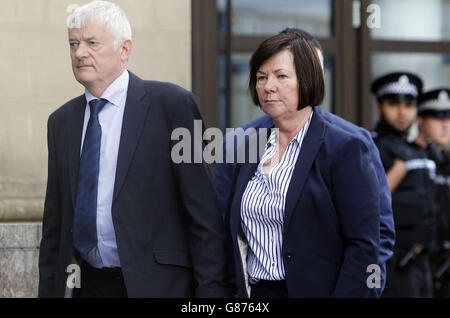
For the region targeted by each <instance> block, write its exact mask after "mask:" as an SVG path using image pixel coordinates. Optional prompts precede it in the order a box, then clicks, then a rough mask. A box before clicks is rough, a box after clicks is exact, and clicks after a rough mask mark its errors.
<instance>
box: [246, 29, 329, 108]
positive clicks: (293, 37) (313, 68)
mask: <svg viewBox="0 0 450 318" xmlns="http://www.w3.org/2000/svg"><path fill="white" fill-rule="evenodd" d="M283 50H290V52H291V53H292V55H293V57H294V66H295V72H296V73H297V80H298V86H299V92H298V96H299V105H298V109H302V108H304V107H306V106H318V105H320V104H321V103H322V101H323V99H324V96H325V81H324V76H323V70H322V64H321V62H320V59H319V55H318V53H317V49H316V47H315V46H314V43H312V41H311V39H307V38H305V37H303V36H301V34H298V33H280V34H277V35H274V36H272V37H270V38H268V39H267V40H265V41H264V42H262V43H261V44H260V46H259V47H258V49H257V50H256V51H255V53H253V55H252V58H251V60H250V80H249V90H250V94H251V96H252V99H253V102H254V103H255V105H257V106H260V103H259V98H258V93H257V92H256V73H257V72H258V70H259V69H260V67H261V65H262V64H264V62H266V61H267V60H268V59H270V58H271V57H272V56H274V55H275V54H277V53H279V52H281V51H283Z"/></svg>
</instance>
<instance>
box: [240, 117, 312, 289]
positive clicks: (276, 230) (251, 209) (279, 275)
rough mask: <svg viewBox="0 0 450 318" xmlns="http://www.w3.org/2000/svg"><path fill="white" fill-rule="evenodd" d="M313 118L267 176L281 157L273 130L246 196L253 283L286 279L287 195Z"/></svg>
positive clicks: (245, 220) (246, 230)
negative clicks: (268, 166) (272, 161)
mask: <svg viewBox="0 0 450 318" xmlns="http://www.w3.org/2000/svg"><path fill="white" fill-rule="evenodd" d="M312 116H313V113H311V116H310V117H309V120H308V122H307V123H306V124H305V126H303V128H302V129H301V130H300V131H299V132H298V134H297V135H296V136H295V137H294V138H293V139H292V141H291V142H290V143H289V145H288V147H287V148H286V151H285V152H284V154H283V156H282V157H281V159H280V161H279V162H278V164H276V165H275V166H274V167H273V168H272V169H271V171H270V172H269V174H268V175H267V176H266V175H265V174H264V171H263V167H264V164H265V163H266V162H267V161H268V160H269V159H271V158H272V157H273V156H274V155H275V154H276V153H277V151H276V149H277V144H278V135H277V130H272V133H271V135H270V137H269V140H268V141H267V144H266V150H265V152H264V155H263V157H262V159H261V162H260V163H259V165H258V168H257V169H256V172H255V174H254V176H253V178H252V179H251V180H250V181H249V183H248V184H247V187H246V189H245V191H244V194H243V196H242V201H241V220H242V222H241V224H242V230H243V232H244V234H245V236H246V238H247V241H248V244H249V248H250V249H249V253H248V256H247V271H248V274H249V279H250V282H251V283H255V282H257V281H259V280H273V281H275V280H284V279H285V271H284V263H283V257H282V246H283V227H284V215H285V213H284V209H285V204H286V195H287V192H288V189H289V184H290V182H291V177H292V173H293V172H294V169H295V164H296V163H297V159H298V156H299V154H300V150H301V147H302V143H303V139H304V137H305V135H306V133H307V131H308V128H309V124H310V122H311V118H312Z"/></svg>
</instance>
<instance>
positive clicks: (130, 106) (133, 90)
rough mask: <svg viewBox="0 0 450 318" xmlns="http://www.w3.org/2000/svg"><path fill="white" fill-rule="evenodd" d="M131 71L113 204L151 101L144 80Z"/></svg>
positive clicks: (123, 179)
mask: <svg viewBox="0 0 450 318" xmlns="http://www.w3.org/2000/svg"><path fill="white" fill-rule="evenodd" d="M129 73H130V82H129V85H128V93H127V101H126V104H125V111H124V115H123V123H122V134H121V137H120V145H119V155H118V159H117V171H116V180H115V184H114V195H113V204H114V201H115V200H116V198H117V195H118V194H119V192H120V189H121V188H122V186H123V183H124V181H125V177H126V175H127V172H128V167H129V166H130V163H131V159H132V158H133V155H134V151H135V149H136V146H137V144H138V141H139V137H140V136H141V132H142V128H143V127H144V123H145V118H146V114H147V110H148V105H149V102H148V100H147V99H146V98H145V97H146V92H145V87H144V81H143V80H141V79H140V78H138V77H137V76H136V75H134V74H133V73H131V72H129Z"/></svg>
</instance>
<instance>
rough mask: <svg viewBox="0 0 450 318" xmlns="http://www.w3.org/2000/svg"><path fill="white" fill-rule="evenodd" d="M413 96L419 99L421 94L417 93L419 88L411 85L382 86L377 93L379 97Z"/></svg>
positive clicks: (392, 84)
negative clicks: (392, 95)
mask: <svg viewBox="0 0 450 318" xmlns="http://www.w3.org/2000/svg"><path fill="white" fill-rule="evenodd" d="M390 94H396V95H412V96H413V97H417V96H418V95H419V92H418V91H417V87H416V86H415V85H413V84H411V83H398V82H397V83H389V84H386V85H384V86H382V87H381V88H380V89H379V90H378V93H377V96H378V97H381V96H384V95H390Z"/></svg>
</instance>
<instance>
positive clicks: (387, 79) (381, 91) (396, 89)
mask: <svg viewBox="0 0 450 318" xmlns="http://www.w3.org/2000/svg"><path fill="white" fill-rule="evenodd" d="M422 87H423V82H422V80H421V79H420V78H419V76H417V75H415V74H412V73H408V72H396V73H389V74H385V75H383V76H381V77H379V78H378V79H376V80H375V81H374V82H373V84H372V93H373V94H374V95H375V96H376V97H377V99H378V100H381V99H384V98H391V99H396V100H412V99H418V97H419V96H420V94H421V93H422Z"/></svg>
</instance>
